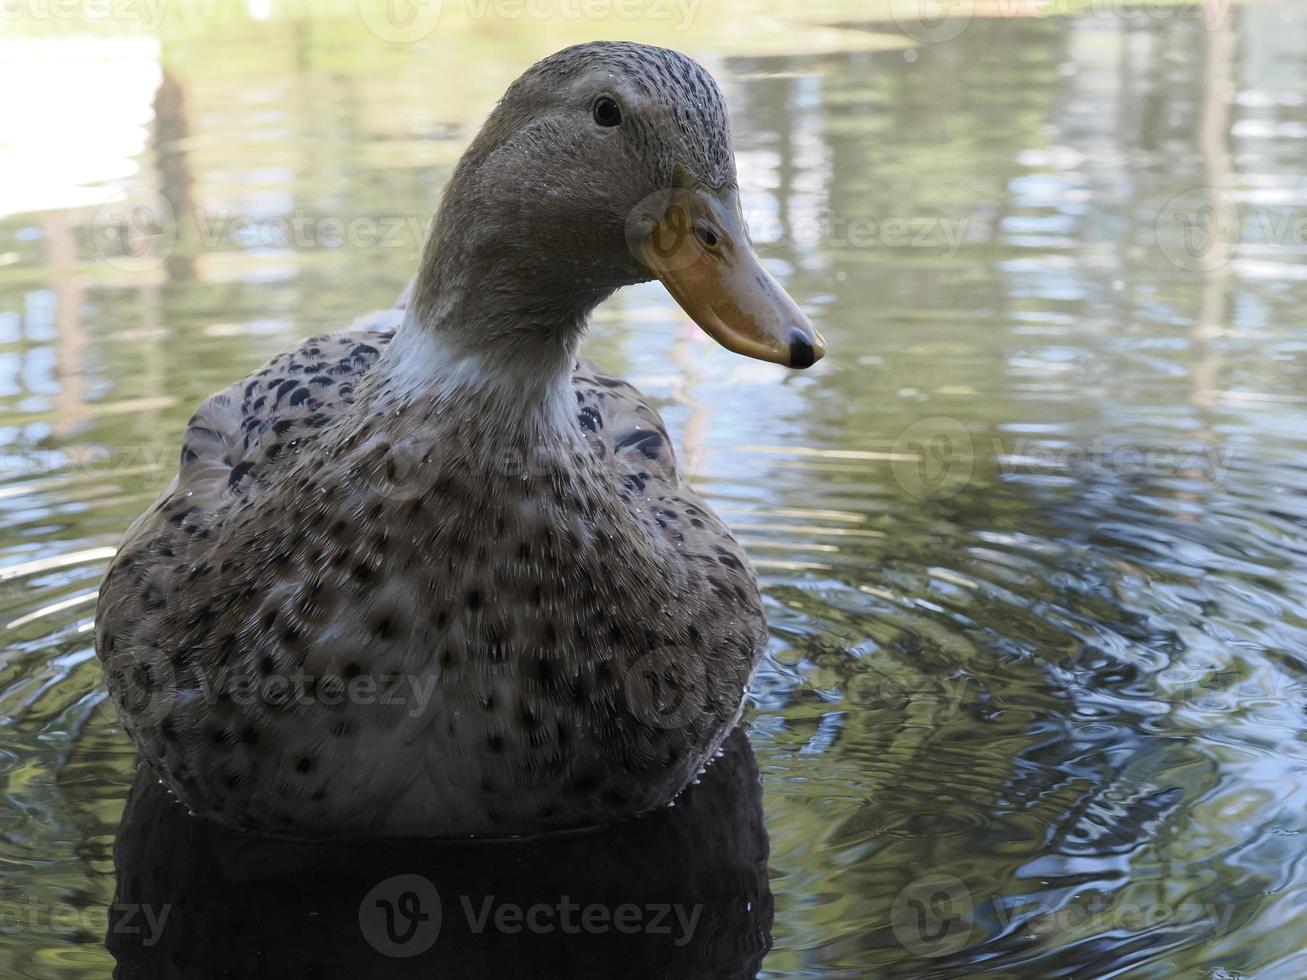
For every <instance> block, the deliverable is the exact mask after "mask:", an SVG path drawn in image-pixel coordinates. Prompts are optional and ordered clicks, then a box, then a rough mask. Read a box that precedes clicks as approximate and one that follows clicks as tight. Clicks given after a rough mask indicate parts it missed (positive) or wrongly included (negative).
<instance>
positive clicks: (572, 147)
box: [412, 42, 826, 368]
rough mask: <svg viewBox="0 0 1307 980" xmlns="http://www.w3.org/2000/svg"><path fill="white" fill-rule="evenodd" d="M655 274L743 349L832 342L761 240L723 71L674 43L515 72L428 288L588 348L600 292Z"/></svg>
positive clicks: (490, 320)
mask: <svg viewBox="0 0 1307 980" xmlns="http://www.w3.org/2000/svg"><path fill="white" fill-rule="evenodd" d="M655 278H656V279H659V280H660V281H661V282H662V283H663V284H664V285H665V286H666V288H667V290H668V291H669V292H670V293H671V295H672V296H673V297H674V298H675V299H676V301H677V303H679V304H680V306H681V307H682V309H684V310H685V312H686V313H687V314H689V316H690V317H691V318H692V319H693V320H694V321H695V323H697V324H698V325H699V326H700V327H702V328H703V330H704V331H706V332H707V333H708V334H709V335H710V336H711V337H713V339H715V340H716V341H718V342H719V343H720V344H722V345H723V346H725V347H727V348H729V349H730V350H733V351H736V352H737V353H740V354H745V355H747V356H750V357H756V358H760V359H762V360H766V361H773V362H776V363H779V364H784V365H787V366H789V367H795V368H806V367H809V366H810V365H812V364H813V363H815V362H816V361H817V360H818V359H820V358H821V356H822V355H823V354H824V353H825V349H826V345H825V341H824V340H823V339H822V337H821V335H820V334H819V333H818V332H817V331H816V330H815V329H814V328H813V326H812V324H811V323H810V322H809V321H808V318H807V317H806V316H804V314H803V313H802V311H800V310H799V308H798V307H797V306H796V305H795V303H794V301H793V300H792V299H791V298H790V297H789V296H788V295H787V294H786V293H785V291H784V290H783V289H781V287H780V286H779V285H778V284H777V283H776V281H775V280H774V279H773V278H772V277H771V275H770V274H768V272H767V270H766V269H765V268H763V266H762V264H761V263H760V262H759V260H758V258H757V256H756V255H755V254H754V252H753V250H752V248H751V247H750V244H749V237H748V232H747V229H746V227H745V223H744V220H743V216H742V214H741V211H740V201H739V193H738V188H737V184H736V176H735V160H734V156H733V154H732V152H731V147H730V125H729V122H728V119H727V115H726V107H725V104H724V102H723V100H722V96H721V92H720V91H719V90H718V88H717V85H716V83H715V82H714V81H713V79H712V76H710V75H709V74H708V72H707V71H705V70H704V69H703V68H702V67H701V66H700V65H698V64H697V63H696V62H694V61H692V60H691V59H689V58H687V57H685V56H684V55H681V54H678V53H677V52H675V51H669V50H666V49H664V48H656V47H649V46H646V45H640V44H629V43H622V42H595V43H589V44H582V45H577V46H575V47H571V48H567V49H565V50H563V51H560V52H558V53H557V54H554V55H551V56H550V57H548V58H545V59H544V60H543V61H540V62H538V63H537V64H535V65H534V66H532V67H531V68H530V69H528V70H527V71H526V72H525V73H524V74H523V75H522V76H521V77H520V78H518V79H517V81H515V82H514V83H513V84H512V86H511V87H510V88H509V89H508V91H507V93H506V94H505V95H504V97H503V99H502V100H501V101H500V103H499V104H498V106H497V107H496V108H495V110H494V112H493V113H492V114H491V115H490V118H489V119H488V120H487V121H486V123H485V125H484V126H483V128H482V130H481V132H480V133H479V134H478V136H477V138H476V139H475V140H474V141H473V143H472V145H471V146H470V147H469V148H468V150H467V152H466V153H465V154H464V156H463V158H462V160H461V161H460V162H459V165H458V167H457V168H456V170H455V172H454V175H453V177H452V178H451V179H450V182H449V184H448V186H447V188H446V191H445V195H444V198H443V200H442V203H441V207H440V209H439V211H438V212H437V215H436V220H435V222H434V224H433V227H432V233H431V236H430V238H429V240H428V242H427V246H426V248H425V250H424V253H423V258H422V264H421V268H420V271H419V274H418V279H417V283H416V285H415V289H414V294H413V299H412V305H413V307H414V309H415V310H416V311H417V315H418V316H419V317H420V318H421V319H423V320H424V321H426V322H430V323H440V322H442V321H443V322H447V323H448V322H453V321H457V322H458V324H459V325H458V333H459V334H460V335H461V336H462V337H463V338H464V342H471V343H476V344H478V345H480V346H482V347H483V348H484V347H489V346H491V345H494V344H496V342H501V346H502V345H504V344H511V345H512V346H513V347H514V348H515V349H516V350H517V351H518V356H530V357H535V356H537V354H539V355H541V356H543V355H544V354H545V351H544V350H540V349H539V348H541V347H547V346H549V345H551V344H552V345H554V346H560V345H561V346H563V347H569V352H568V354H567V355H566V356H569V357H570V356H571V353H574V349H575V340H577V339H579V335H580V332H581V329H582V327H583V325H584V323H585V320H586V317H587V316H588V314H589V313H590V311H591V310H592V309H593V308H594V306H595V305H596V304H598V303H599V302H600V301H602V300H603V299H604V298H605V297H607V296H608V295H610V294H611V293H612V292H613V291H614V290H616V289H618V288H620V287H622V286H625V285H629V284H632V283H637V282H645V281H649V280H651V279H655ZM573 327H574V328H575V329H573ZM573 335H575V337H573ZM469 338H470V339H469ZM560 342H561V343H560ZM569 342H571V343H570V346H569Z"/></svg>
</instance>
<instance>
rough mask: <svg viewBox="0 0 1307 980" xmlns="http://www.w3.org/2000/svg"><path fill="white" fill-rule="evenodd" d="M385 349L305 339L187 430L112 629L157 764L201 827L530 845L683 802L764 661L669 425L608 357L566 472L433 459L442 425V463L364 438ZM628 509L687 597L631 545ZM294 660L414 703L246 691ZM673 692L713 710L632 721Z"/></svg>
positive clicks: (118, 692) (114, 681) (136, 550)
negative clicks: (365, 407) (507, 838)
mask: <svg viewBox="0 0 1307 980" xmlns="http://www.w3.org/2000/svg"><path fill="white" fill-rule="evenodd" d="M391 337H392V334H391V333H390V332H370V331H364V332H360V331H354V332H350V333H345V334H338V335H333V336H327V337H315V338H312V339H310V340H308V341H306V342H305V343H304V344H302V345H300V346H299V347H298V348H296V349H295V350H293V351H290V352H288V353H286V354H282V355H280V356H279V357H277V358H274V359H273V360H272V361H271V362H269V364H268V365H267V366H266V367H264V368H262V369H261V370H259V371H258V372H256V373H255V374H254V375H252V376H251V377H250V378H249V379H248V380H246V381H244V382H242V383H241V384H239V385H235V386H233V387H232V388H230V389H228V390H227V391H225V392H222V393H220V394H218V395H215V396H214V397H213V398H211V399H209V400H208V401H207V402H206V403H205V404H204V405H203V406H202V407H201V408H200V410H199V411H198V412H197V413H196V414H195V417H194V418H193V419H192V421H191V423H190V425H189V426H188V428H187V431H186V434H185V437H184V440H183V449H182V462H181V467H180V472H179V476H178V480H177V483H176V486H175V487H174V488H172V489H171V490H170V491H169V492H168V493H166V494H165V495H164V496H163V498H162V499H161V500H160V501H159V502H158V503H157V504H156V505H155V506H154V507H153V508H152V509H151V510H150V512H148V513H147V514H146V515H145V516H144V517H143V518H142V519H141V520H140V521H138V522H137V523H136V524H135V525H134V526H133V528H132V529H131V531H130V533H129V534H128V536H127V539H126V541H125V542H124V544H123V546H122V549H121V551H120V552H119V555H118V557H117V558H116V559H115V561H114V563H113V565H112V567H111V569H110V571H109V573H108V575H107V576H106V578H105V582H104V586H103V589H102V593H101V599H100V609H99V616H98V618H97V648H98V649H99V651H100V655H101V657H102V659H103V660H104V664H105V670H106V677H107V679H108V683H109V686H110V690H111V691H112V692H113V694H114V696H115V698H116V700H117V701H118V703H119V704H120V705H121V706H123V707H124V720H125V723H126V724H127V726H128V727H129V730H131V732H132V734H133V736H134V737H135V738H136V740H137V742H138V744H139V745H140V746H141V749H142V751H143V753H144V755H145V757H146V759H147V760H148V761H149V762H150V764H151V765H153V766H154V767H155V768H156V769H157V770H158V771H159V772H160V773H161V774H162V775H163V776H164V778H165V779H166V780H167V781H168V782H169V784H170V785H172V786H173V788H174V789H175V790H176V791H177V792H178V794H179V795H180V796H182V798H183V799H185V800H186V801H187V802H188V803H189V805H190V806H191V807H192V809H194V810H196V811H198V812H201V813H203V814H205V815H207V816H210V817H213V818H216V819H219V820H221V821H224V822H229V823H232V824H234V825H236V826H241V827H250V828H256V829H260V830H263V831H266V832H270V833H278V834H290V835H309V836H316V835H324V836H341V835H344V836H370V837H376V836H426V835H447V834H461V833H478V832H480V833H485V832H489V833H523V832H532V831H539V830H545V829H551V828H557V827H566V826H574V825H578V824H586V823H593V822H601V821H604V820H610V819H614V818H617V817H620V816H622V815H624V814H630V813H637V812H640V811H643V810H646V809H649V808H651V807H655V806H657V805H659V804H661V803H664V802H666V801H667V800H668V799H670V798H671V797H672V796H674V795H675V793H676V792H677V791H678V790H679V789H680V788H681V787H682V786H683V785H684V784H685V782H686V781H687V780H688V779H689V778H692V776H693V775H694V773H695V772H696V771H698V769H699V768H700V767H701V766H702V765H703V764H704V763H705V761H706V760H707V758H708V756H709V755H710V753H711V751H712V749H713V748H714V747H715V745H716V743H717V742H718V741H719V740H720V738H721V737H722V736H724V735H725V733H726V731H727V730H728V729H729V727H730V724H731V722H732V721H733V719H734V717H735V715H736V713H737V711H738V708H739V704H740V699H741V695H742V692H743V688H744V685H745V683H746V680H747V677H748V674H749V672H750V671H751V670H752V668H753V666H754V664H755V662H756V659H757V656H758V653H759V652H760V650H761V646H762V644H763V641H764V626H763V618H762V612H761V608H760V604H759V600H758V595H757V590H756V586H755V584H754V581H753V576H752V573H751V571H750V570H749V568H748V565H747V561H746V559H745V557H744V555H743V554H742V552H741V551H740V549H739V547H738V546H737V545H736V543H735V541H734V540H733V539H732V538H731V536H730V534H729V532H728V531H727V530H726V528H725V527H724V525H722V524H721V523H720V521H719V520H718V519H717V518H716V517H715V516H714V515H713V514H712V512H711V511H710V510H709V508H708V507H707V505H706V504H704V502H703V501H702V500H700V499H699V497H698V496H697V495H696V494H695V493H694V492H693V491H692V490H690V489H689V488H688V487H686V486H685V485H684V484H683V483H682V482H681V479H680V477H679V475H678V473H677V470H676V466H675V461H674V458H673V454H672V450H671V447H670V445H669V442H668V439H667V436H666V432H665V430H664V428H663V425H662V422H661V420H660V419H659V417H658V414H657V412H656V411H655V410H654V409H653V408H652V407H651V406H650V405H649V404H648V402H647V401H645V399H644V398H642V397H641V396H640V394H639V393H638V392H637V391H636V390H635V389H634V388H633V387H632V386H630V385H629V384H627V383H626V382H623V381H620V380H618V379H615V378H611V377H608V376H606V375H604V374H602V373H601V372H599V371H598V370H597V369H596V368H594V367H593V366H592V365H588V364H581V365H579V366H578V368H577V371H576V373H575V374H574V376H573V384H574V388H575V392H576V400H577V411H576V420H577V426H578V429H579V430H580V431H581V432H582V433H583V434H584V443H583V445H582V446H578V447H575V448H573V449H572V452H574V453H576V454H584V457H585V458H584V459H583V460H572V461H571V462H573V463H575V464H576V465H575V467H574V468H572V467H568V466H567V465H566V464H567V462H568V461H567V460H566V459H561V460H555V459H554V458H553V455H554V454H553V453H552V451H550V452H549V453H546V454H545V455H544V456H543V457H542V460H543V461H542V462H540V463H539V464H535V465H538V466H539V467H541V470H540V472H539V473H537V474H532V475H529V476H528V477H527V478H526V479H524V478H523V477H522V476H520V475H519V474H518V473H517V472H516V471H515V470H516V461H515V458H514V456H513V455H512V454H510V455H509V456H499V457H498V458H499V459H500V460H501V461H504V460H507V461H508V462H507V464H505V465H498V466H496V465H493V464H492V465H486V464H485V463H484V462H483V463H482V464H481V465H474V464H472V463H471V462H470V459H469V457H470V456H472V455H474V454H473V453H470V452H469V451H468V450H469V447H468V446H466V445H464V446H460V447H458V448H457V449H454V450H453V451H450V452H448V454H447V460H448V462H447V465H442V463H441V461H440V460H439V459H437V458H436V456H437V454H439V453H441V447H440V445H439V442H440V439H439V435H438V433H439V432H443V431H447V430H445V429H443V428H442V429H440V430H437V432H436V433H432V434H431V435H430V436H428V437H427V438H429V439H430V445H428V443H427V442H426V441H423V439H422V437H419V438H418V439H417V440H416V441H408V442H405V441H404V440H405V436H404V435H402V434H401V433H402V430H399V429H396V430H394V431H391V432H389V433H387V432H386V431H384V429H385V427H384V426H383V425H380V424H376V423H377V422H378V421H379V420H378V419H377V417H376V416H374V415H370V414H369V415H368V416H367V417H366V418H364V419H360V417H359V415H358V414H356V413H355V412H353V411H351V409H352V408H354V407H356V403H355V401H354V390H355V388H356V386H357V384H358V382H359V380H360V379H361V378H362V377H363V376H364V375H365V374H366V372H367V371H368V370H369V369H370V368H371V367H372V366H373V365H374V363H375V362H376V360H377V358H378V357H379V355H380V352H381V351H382V350H384V349H385V347H386V346H387V345H388V344H389V342H390V339H391ZM370 422H371V424H370ZM467 427H468V426H465V425H464V423H462V422H457V421H456V422H454V424H453V426H452V428H453V429H454V430H455V431H459V430H463V429H465V428H467ZM501 448H502V447H501ZM486 458H491V457H486ZM496 470H498V472H497V471H496ZM596 471H598V472H601V473H602V474H603V475H604V476H605V477H607V479H603V480H599V481H594V480H593V479H592V478H593V476H594V475H595V473H596ZM606 494H609V495H610V496H606ZM615 507H616V508H621V509H622V510H623V511H625V512H626V513H627V514H629V515H638V517H637V520H636V522H635V523H636V524H637V525H638V526H639V527H640V528H642V530H643V532H644V534H645V535H647V539H646V540H644V541H641V542H639V544H640V550H645V549H647V548H649V547H651V546H654V547H657V548H659V549H661V550H663V551H664V552H666V553H668V554H670V555H674V556H676V557H678V558H679V559H680V561H681V564H680V565H679V572H680V577H679V579H678V580H674V581H669V580H667V579H666V577H664V578H663V579H662V580H661V581H660V580H659V576H658V575H657V570H656V569H655V568H653V567H652V566H651V565H649V564H645V563H643V562H641V561H640V560H639V555H638V553H633V552H634V549H633V548H628V545H631V544H632V543H631V542H628V541H626V540H624V538H623V537H622V536H621V535H620V534H619V533H617V532H616V531H615V528H618V527H622V523H621V522H616V521H613V520H612V519H611V511H612V509H613V508H615ZM606 512H609V513H606ZM658 650H669V651H675V652H674V653H672V654H660V653H654V652H653V651H658ZM651 653H652V657H651V656H650V654H651ZM637 664H638V665H639V666H636V665H637ZM297 668H299V669H301V670H302V671H303V672H304V673H305V674H306V675H307V677H308V678H309V680H308V681H307V682H306V684H307V685H308V686H312V685H313V684H314V683H315V682H316V683H323V682H324V679H325V678H349V679H352V680H353V681H354V682H355V683H357V681H358V678H359V677H360V676H364V677H372V678H376V681H377V685H378V687H384V688H387V689H389V690H391V691H392V692H393V694H394V698H393V699H395V700H399V701H400V702H402V703H401V704H399V705H383V704H380V703H368V704H364V705H362V706H355V705H351V704H344V705H339V706H332V705H328V704H325V703H324V702H325V701H327V700H329V698H328V697H327V696H325V695H322V694H321V692H317V693H312V692H311V693H310V694H309V695H308V697H307V698H305V699H304V700H305V701H306V703H296V702H294V701H292V703H289V704H286V705H278V704H276V703H273V700H272V698H270V697H268V696H259V697H254V698H250V697H248V696H247V697H242V696H241V695H240V693H239V692H240V691H241V690H242V689H243V688H242V685H246V686H247V687H248V686H251V685H263V686H264V687H265V689H267V690H279V685H278V684H275V683H272V679H273V678H277V679H280V678H291V679H293V678H294V677H295V671H296V669H297ZM650 671H653V672H655V674H656V675H657V676H650ZM399 677H407V678H416V679H417V680H416V681H415V682H400V681H399V680H397V679H396V678H399ZM424 681H426V682H428V683H431V684H433V685H434V687H433V688H432V689H431V694H430V699H429V700H428V701H426V702H425V704H424V703H423V702H422V698H421V694H420V691H418V690H415V683H418V684H420V683H422V682H424ZM659 687H661V688H663V689H665V690H668V691H671V692H673V693H672V695H671V696H672V697H673V698H675V697H680V696H685V697H688V698H690V699H691V700H692V701H695V702H696V703H699V704H701V707H702V710H696V711H695V712H694V713H693V714H691V715H689V716H686V713H685V711H684V709H683V708H679V707H675V706H673V707H672V709H671V712H672V713H671V714H670V715H663V714H661V713H660V712H662V711H663V710H664V709H663V708H660V707H658V706H656V705H643V704H641V703H639V702H640V699H642V698H645V697H647V696H649V695H650V694H651V693H652V692H654V691H655V690H657V689H659ZM375 700H376V701H377V702H380V701H381V700H383V698H382V697H381V696H380V695H379V696H378V697H377V698H375ZM134 709H135V710H134Z"/></svg>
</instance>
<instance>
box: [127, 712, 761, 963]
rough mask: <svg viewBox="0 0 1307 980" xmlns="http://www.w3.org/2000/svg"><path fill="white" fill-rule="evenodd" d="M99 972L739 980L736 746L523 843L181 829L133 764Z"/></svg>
mask: <svg viewBox="0 0 1307 980" xmlns="http://www.w3.org/2000/svg"><path fill="white" fill-rule="evenodd" d="M114 859H115V864H116V866H117V879H118V888H117V893H116V895H115V896H114V901H113V905H112V906H111V918H110V925H109V933H108V946H109V949H110V951H111V952H112V953H113V955H114V956H115V957H116V959H117V961H118V970H117V973H116V974H115V975H116V976H117V977H119V978H122V980H127V978H141V980H145V978H152V977H159V978H168V980H183V978H190V977H196V978H199V977H213V976H238V977H278V978H281V977H287V976H308V977H322V978H327V977H342V978H351V980H352V978H356V977H361V976H380V975H385V976H388V977H409V976H412V977H432V976H437V977H439V976H450V977H480V976H514V977H551V978H552V977H560V976H568V977H603V978H609V977H614V976H623V977H705V978H706V977H713V978H717V977H752V976H755V975H756V974H757V971H758V965H759V963H760V962H761V960H762V957H763V954H764V953H765V952H766V951H767V949H768V948H769V945H770V939H769V937H770V928H771V919H772V898H771V893H770V891H769V890H768V885H767V835H766V831H765V829H764V827H763V822H762V793H761V785H760V783H759V779H758V770H757V766H756V764H755V762H754V758H753V753H752V751H751V750H750V748H749V743H748V741H747V740H746V739H745V738H744V736H743V735H742V734H741V733H740V732H739V731H738V730H737V731H736V732H734V733H733V734H732V735H731V737H730V738H729V739H728V740H727V742H726V743H725V754H724V755H723V756H722V757H721V758H720V759H718V760H717V761H716V762H715V763H714V764H713V765H712V766H710V767H709V768H708V770H707V772H706V773H705V774H704V776H703V777H702V779H701V781H700V783H699V784H698V785H695V786H692V787H691V788H690V789H689V790H688V791H687V792H686V793H685V794H684V795H683V796H682V797H681V798H680V799H679V800H678V801H677V804H676V806H674V807H672V808H671V809H669V810H666V811H663V812H661V813H657V814H653V815H651V816H649V817H648V818H645V819H641V820H637V821H632V822H629V823H627V824H623V825H621V826H617V827H612V828H609V829H607V830H602V831H595V832H589V833H580V834H573V835H561V836H556V837H548V838H540V839H538V840H536V841H529V842H528V841H523V842H495V843H484V844H481V843H463V844H390V845H367V846H362V845H360V846H354V847H348V846H340V845H335V846H329V845H312V844H304V843H290V842H278V841H272V840H268V839H262V838H254V837H249V836H246V835H242V834H239V833H236V832H234V831H228V830H226V829H224V828H221V827H218V826H216V825H214V824H209V823H207V822H204V821H200V820H196V819H194V818H192V817H190V816H189V815H188V814H187V813H186V812H185V809H184V808H183V807H182V806H180V805H179V804H178V803H176V801H175V800H174V799H173V798H172V797H170V796H169V795H168V793H167V792H166V791H165V790H164V789H163V788H162V787H161V786H160V785H159V783H158V781H157V779H155V778H154V777H152V776H151V775H150V774H149V773H148V772H147V771H145V770H142V771H141V772H140V773H139V774H138V776H137V779H136V782H135V784H134V786H133V788H132V795H131V798H130V799H129V801H128V804H127V810H126V812H125V813H124V815H123V823H122V827H121V829H120V830H119V833H118V842H117V845H116V846H115V848H114Z"/></svg>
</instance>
